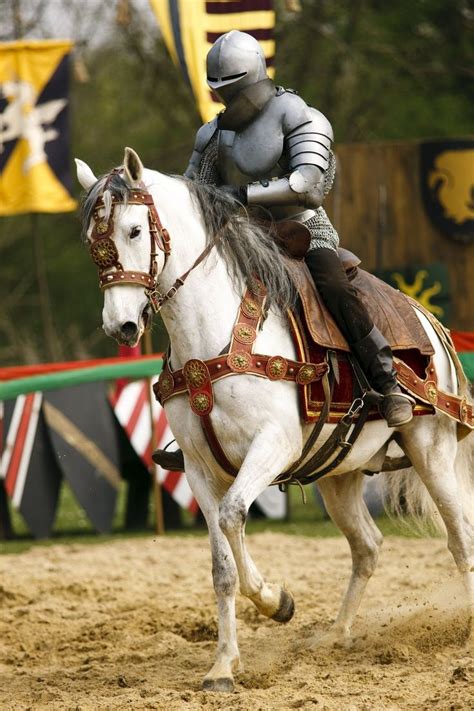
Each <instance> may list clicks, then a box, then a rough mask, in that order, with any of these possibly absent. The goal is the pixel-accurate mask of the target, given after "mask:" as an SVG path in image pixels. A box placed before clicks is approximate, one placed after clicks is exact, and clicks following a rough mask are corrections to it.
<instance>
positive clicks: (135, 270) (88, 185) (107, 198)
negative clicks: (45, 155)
mask: <svg viewBox="0 0 474 711" xmlns="http://www.w3.org/2000/svg"><path fill="white" fill-rule="evenodd" d="M76 165H77V178H78V180H79V182H80V184H81V185H82V187H83V188H84V189H85V190H87V195H86V197H85V199H84V203H83V219H84V227H83V229H84V235H85V240H86V242H87V244H88V246H89V250H90V253H91V257H92V259H93V261H94V262H95V264H96V265H97V266H98V268H99V284H100V287H101V289H102V290H103V291H104V308H103V311H102V320H103V328H104V331H105V333H106V334H107V335H108V336H112V337H113V338H115V339H116V340H117V341H118V342H119V343H123V344H126V345H135V344H136V343H138V341H139V340H140V338H141V336H142V334H143V331H144V330H145V328H146V326H147V323H148V321H149V319H150V318H151V311H152V309H155V310H156V282H157V277H158V275H159V274H160V273H161V271H162V269H163V267H164V264H165V261H166V257H167V254H168V253H169V241H168V240H169V238H168V233H167V231H166V230H165V229H163V227H162V225H161V222H160V218H159V216H158V213H157V211H156V208H155V205H154V202H153V198H152V196H151V194H150V192H149V191H148V190H147V188H146V186H145V183H144V168H143V165H142V162H141V160H140V158H139V157H138V155H137V154H136V153H135V151H133V150H132V149H131V148H126V149H125V155H124V164H123V167H121V168H117V169H115V170H113V171H112V172H111V173H109V174H108V175H105V176H103V177H102V178H100V179H97V178H96V177H95V175H94V173H93V172H92V170H91V169H90V168H89V166H88V165H87V164H86V163H84V162H83V161H81V160H76Z"/></svg>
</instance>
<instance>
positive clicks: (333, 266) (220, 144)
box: [185, 30, 412, 426]
mask: <svg viewBox="0 0 474 711" xmlns="http://www.w3.org/2000/svg"><path fill="white" fill-rule="evenodd" d="M207 82H208V84H209V86H210V88H211V89H213V90H214V91H215V92H216V93H217V95H218V96H219V98H220V99H221V100H222V102H223V103H224V104H225V106H226V109H225V111H223V112H222V113H221V114H219V115H218V116H217V117H216V118H215V119H213V120H212V121H210V122H209V123H207V124H205V125H204V126H202V127H201V128H200V129H199V131H198V132H197V135H196V140H195V146H194V150H193V153H192V155H191V159H190V162H189V165H188V167H187V169H186V172H185V176H186V177H188V178H190V179H192V180H198V181H203V182H206V183H212V184H214V185H216V186H217V187H219V188H220V189H221V190H223V191H224V192H226V193H227V194H228V195H230V196H232V197H233V198H235V199H236V200H238V201H240V202H241V203H243V204H249V205H259V206H263V207H265V208H266V209H267V210H269V212H271V214H272V216H273V218H274V219H275V220H284V219H289V218H291V219H292V220H298V221H300V222H302V223H304V224H305V225H306V226H307V227H308V228H309V230H310V232H311V236H312V239H311V245H310V249H309V250H308V252H307V255H306V257H305V259H306V263H307V265H308V267H309V270H310V272H311V275H312V277H313V279H314V281H315V283H316V285H317V287H318V290H319V292H320V294H321V296H322V298H323V300H324V302H325V304H326V306H327V308H328V309H329V311H330V312H331V314H332V315H333V317H334V319H335V321H336V323H337V324H338V326H339V328H340V330H341V331H342V333H343V334H344V336H345V337H346V339H347V341H348V343H349V345H350V346H351V349H352V351H353V353H354V355H355V356H356V357H357V359H358V360H359V362H360V365H361V366H362V368H363V370H364V371H365V373H366V376H367V378H368V380H369V382H370V383H371V385H372V387H373V388H374V389H376V390H378V391H379V392H381V393H382V394H383V395H384V396H385V397H384V400H383V404H382V411H383V414H384V415H385V417H386V419H387V422H388V423H389V425H391V426H401V425H402V424H405V423H406V422H408V421H409V420H410V419H411V417H412V409H411V404H410V402H408V399H407V398H408V396H406V395H404V394H403V393H402V392H401V390H400V388H399V386H398V384H397V382H396V378H395V372H394V369H393V360H392V353H391V350H390V347H389V345H388V343H387V341H386V340H385V338H384V337H383V335H382V334H381V333H380V331H379V330H378V329H377V328H376V327H375V326H374V323H373V321H372V320H371V318H370V316H369V314H368V312H367V309H366V307H365V305H364V304H363V303H362V302H361V300H360V298H359V295H358V293H357V291H356V289H355V288H354V287H353V286H352V284H351V283H350V282H349V280H348V279H347V276H346V273H345V271H344V270H343V268H342V265H341V263H340V260H339V257H338V254H337V247H338V244H339V237H338V234H337V232H336V230H335V229H334V227H333V226H332V224H331V222H330V220H329V218H328V216H327V215H326V212H325V211H324V208H323V207H322V203H323V200H324V197H325V195H327V193H328V192H329V190H330V189H331V186H332V184H333V181H334V175H335V165H336V162H335V158H334V154H333V152H332V150H331V145H332V141H333V131H332V128H331V124H330V123H329V121H328V120H327V118H326V117H325V116H324V115H323V114H322V113H321V112H320V111H318V110H317V109H314V108H312V107H309V106H308V105H307V104H306V103H305V101H303V99H302V98H301V97H299V96H298V95H297V94H296V93H295V92H294V91H291V90H285V89H283V88H281V87H276V86H275V85H274V84H273V82H272V81H271V80H270V79H269V78H268V77H267V73H266V64H265V57H264V54H263V50H262V48H261V47H260V45H259V44H258V42H257V41H256V40H255V39H254V38H253V37H251V36H250V35H248V34H246V33H244V32H237V31H235V30H233V31H231V32H228V33H227V34H225V35H222V36H221V37H220V38H219V39H218V40H217V41H216V42H215V43H214V45H213V46H212V48H211V50H210V51H209V54H208V57H207Z"/></svg>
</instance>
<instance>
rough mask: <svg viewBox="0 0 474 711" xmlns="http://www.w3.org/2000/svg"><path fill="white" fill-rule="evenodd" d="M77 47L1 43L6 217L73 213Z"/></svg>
mask: <svg viewBox="0 0 474 711" xmlns="http://www.w3.org/2000/svg"><path fill="white" fill-rule="evenodd" d="M71 48H72V43H71V42H66V41H63V40H61V41H57V40H41V41H21V42H6V43H0V216H2V215H16V214H19V213H24V212H69V211H71V210H75V209H76V206H77V204H76V201H75V200H74V199H73V198H72V196H71V176H70V169H69V131H68V84H69V67H68V64H69V54H70V52H71Z"/></svg>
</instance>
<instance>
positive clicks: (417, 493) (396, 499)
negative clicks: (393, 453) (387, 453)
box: [383, 433, 474, 534]
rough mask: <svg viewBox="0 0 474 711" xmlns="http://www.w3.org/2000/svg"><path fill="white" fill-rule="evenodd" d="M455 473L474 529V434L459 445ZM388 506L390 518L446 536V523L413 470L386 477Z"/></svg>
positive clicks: (421, 530) (384, 490)
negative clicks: (393, 517)
mask: <svg viewBox="0 0 474 711" xmlns="http://www.w3.org/2000/svg"><path fill="white" fill-rule="evenodd" d="M454 470H455V476H456V484H457V498H458V501H459V502H460V503H461V506H462V510H463V517H464V521H465V522H466V524H467V525H468V527H474V434H473V433H471V434H470V435H468V436H467V437H464V439H462V440H461V441H459V442H458V445H457V452H456V459H455V463H454ZM383 496H384V504H385V508H386V510H387V513H388V515H394V516H395V517H396V518H400V519H401V520H402V521H403V523H404V524H406V525H407V526H408V527H409V528H410V529H412V530H413V529H415V530H416V531H418V532H419V533H426V531H427V530H428V531H432V532H434V533H443V534H445V533H446V529H445V526H444V523H443V520H442V518H441V516H440V514H439V511H438V509H437V508H436V505H435V503H434V501H433V499H432V498H431V496H430V494H429V493H428V490H427V488H426V486H425V485H424V483H423V482H422V480H421V478H420V477H419V476H418V474H417V472H416V471H415V469H414V468H413V467H410V468H409V469H403V470H400V471H397V472H386V473H384V475H383Z"/></svg>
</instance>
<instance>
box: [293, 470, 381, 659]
mask: <svg viewBox="0 0 474 711" xmlns="http://www.w3.org/2000/svg"><path fill="white" fill-rule="evenodd" d="M318 486H319V489H320V492H321V495H322V497H323V499H324V504H325V506H326V509H327V512H328V514H329V515H330V517H331V519H332V520H333V521H334V523H335V524H336V526H337V527H338V528H339V529H340V530H341V531H342V533H343V534H344V535H345V537H346V538H347V541H348V543H349V546H350V549H351V555H352V574H351V578H350V581H349V585H348V587H347V591H346V593H345V595H344V598H343V601H342V604H341V607H340V609H339V613H338V615H337V617H336V620H335V621H334V623H333V625H332V627H331V629H330V630H329V632H327V633H325V634H323V635H315V636H314V637H312V638H310V639H309V641H308V642H307V645H306V646H308V647H310V648H312V647H317V646H319V645H321V644H324V645H326V644H330V645H331V644H334V645H338V646H348V645H349V644H350V638H351V628H352V624H353V622H354V618H355V616H356V613H357V610H358V609H359V606H360V602H361V600H362V596H363V594H364V591H365V588H366V587H367V583H368V582H369V580H370V578H371V576H372V574H373V572H374V570H375V566H376V565H377V560H378V555H379V550H380V546H381V545H382V541H383V536H382V533H381V532H380V531H379V529H378V528H377V526H376V525H375V522H374V520H373V518H372V517H371V515H370V513H369V511H368V509H367V506H366V504H365V501H364V498H363V487H364V475H363V474H362V473H360V472H348V473H347V474H341V475H339V476H335V477H330V478H327V479H321V481H320V482H318Z"/></svg>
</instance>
